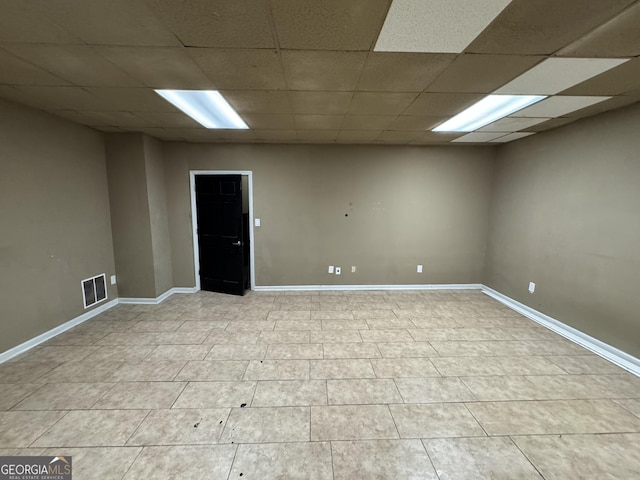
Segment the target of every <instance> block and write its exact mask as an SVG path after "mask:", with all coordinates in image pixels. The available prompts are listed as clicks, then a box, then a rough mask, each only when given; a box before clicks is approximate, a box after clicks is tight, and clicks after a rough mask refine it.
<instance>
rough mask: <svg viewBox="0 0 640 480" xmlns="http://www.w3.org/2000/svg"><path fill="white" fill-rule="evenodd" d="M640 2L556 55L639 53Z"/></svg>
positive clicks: (601, 55)
mask: <svg viewBox="0 0 640 480" xmlns="http://www.w3.org/2000/svg"><path fill="white" fill-rule="evenodd" d="M639 39H640V3H636V4H635V5H632V6H631V7H629V8H628V9H627V10H625V11H624V12H622V13H621V14H620V15H618V16H616V17H614V18H612V19H611V20H609V21H608V22H606V23H605V24H603V25H601V26H599V27H598V28H596V29H595V30H593V31H592V32H590V33H588V34H587V35H585V36H584V37H582V38H580V39H578V40H576V41H575V42H573V43H572V44H571V45H568V46H566V47H565V48H563V49H562V50H560V52H558V55H563V56H567V57H635V56H637V55H640V40H639Z"/></svg>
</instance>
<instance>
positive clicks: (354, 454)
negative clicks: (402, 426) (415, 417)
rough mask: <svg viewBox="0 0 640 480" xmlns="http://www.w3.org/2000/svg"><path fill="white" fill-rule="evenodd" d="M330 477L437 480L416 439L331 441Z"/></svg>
mask: <svg viewBox="0 0 640 480" xmlns="http://www.w3.org/2000/svg"><path fill="white" fill-rule="evenodd" d="M331 451H332V456H333V473H334V476H333V478H334V479H335V480H348V479H354V478H363V479H364V478H378V479H406V480H437V479H438V477H437V476H436V473H435V471H434V469H433V466H432V465H431V461H430V460H429V457H428V455H427V453H426V452H425V449H424V447H423V446H422V444H421V443H420V441H419V440H359V441H347V442H331Z"/></svg>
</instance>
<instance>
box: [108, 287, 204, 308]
mask: <svg viewBox="0 0 640 480" xmlns="http://www.w3.org/2000/svg"><path fill="white" fill-rule="evenodd" d="M197 291H198V290H197V289H196V287H174V288H170V289H169V290H167V291H166V292H164V293H163V294H162V295H160V296H159V297H156V298H127V297H120V298H119V299H118V303H121V304H125V305H159V304H161V303H162V302H164V301H165V300H166V299H167V298H169V297H170V296H171V295H173V294H177V293H195V292H197Z"/></svg>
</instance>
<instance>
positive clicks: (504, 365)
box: [431, 356, 566, 377]
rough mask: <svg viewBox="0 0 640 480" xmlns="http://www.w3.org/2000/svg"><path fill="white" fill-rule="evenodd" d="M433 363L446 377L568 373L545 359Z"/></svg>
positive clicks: (468, 359) (461, 359) (465, 359)
mask: <svg viewBox="0 0 640 480" xmlns="http://www.w3.org/2000/svg"><path fill="white" fill-rule="evenodd" d="M431 361H432V362H433V364H434V365H435V366H436V368H437V369H438V371H439V372H440V373H441V374H442V375H443V376H446V377H464V376H488V375H494V376H495V375H564V374H565V373H566V372H564V370H562V369H561V368H559V367H557V366H556V365H554V364H553V363H551V362H550V361H549V360H547V358H545V357H533V356H527V357H509V356H504V357H435V358H432V359H431Z"/></svg>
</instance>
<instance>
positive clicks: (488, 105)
mask: <svg viewBox="0 0 640 480" xmlns="http://www.w3.org/2000/svg"><path fill="white" fill-rule="evenodd" d="M544 98H546V97H545V96H543V95H489V96H487V97H484V98H483V99H482V100H480V101H479V102H477V103H475V104H473V105H471V106H470V107H469V108H467V109H466V110H464V111H462V112H460V113H459V114H458V115H456V116H455V117H453V118H450V119H449V120H447V121H446V122H444V123H443V124H441V125H438V126H437V127H436V128H434V129H433V131H434V132H473V131H474V130H477V129H478V128H480V127H484V126H485V125H488V124H489V123H492V122H495V121H496V120H498V119H500V118H502V117H506V116H507V115H510V114H512V113H513V112H517V111H518V110H520V109H522V108H525V107H528V106H529V105H533V104H534V103H536V102H539V101H540V100H542V99H544Z"/></svg>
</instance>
